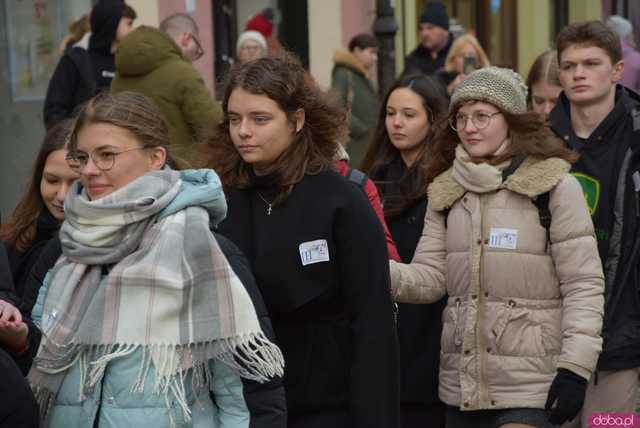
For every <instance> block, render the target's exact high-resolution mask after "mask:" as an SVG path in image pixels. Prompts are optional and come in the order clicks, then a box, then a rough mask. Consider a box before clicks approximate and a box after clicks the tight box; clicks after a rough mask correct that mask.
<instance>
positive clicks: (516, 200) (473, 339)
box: [391, 157, 604, 410]
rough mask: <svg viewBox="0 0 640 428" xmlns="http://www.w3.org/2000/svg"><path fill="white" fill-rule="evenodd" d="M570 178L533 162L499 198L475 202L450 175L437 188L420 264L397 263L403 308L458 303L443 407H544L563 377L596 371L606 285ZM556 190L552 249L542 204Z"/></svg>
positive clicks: (550, 163) (446, 353) (449, 316)
mask: <svg viewBox="0 0 640 428" xmlns="http://www.w3.org/2000/svg"><path fill="white" fill-rule="evenodd" d="M568 171H569V164H568V163H567V162H565V161H563V160H561V159H557V158H550V159H546V160H540V159H536V158H532V157H529V158H527V159H526V160H525V161H524V162H523V164H522V165H521V166H520V167H519V168H518V169H517V170H516V171H515V172H514V173H513V174H512V175H511V176H510V177H509V178H508V179H507V180H506V181H505V182H504V183H503V185H502V186H503V188H501V189H499V190H498V191H495V192H490V193H484V194H477V193H472V192H468V191H466V190H465V189H464V188H463V187H462V186H461V185H460V184H458V183H457V182H456V181H455V180H454V179H453V177H452V175H451V170H449V171H446V172H444V173H443V174H441V175H440V176H438V177H437V178H436V179H435V180H434V181H433V183H432V184H431V185H430V186H429V190H428V194H429V206H428V208H427V214H426V217H425V226H424V231H423V235H422V237H421V239H420V241H419V243H418V246H417V249H416V252H415V256H414V258H413V260H412V262H411V264H401V263H396V262H391V280H392V287H393V292H394V295H395V298H396V300H397V301H398V302H405V303H430V302H435V301H436V300H438V299H440V298H442V297H443V296H444V294H445V292H446V293H447V294H448V295H449V298H448V302H447V307H446V308H445V310H444V313H443V315H442V316H443V330H442V339H441V341H442V350H441V355H440V385H439V395H440V398H441V399H442V401H444V402H445V403H447V404H449V405H452V406H458V407H460V408H461V409H462V410H478V409H500V408H514V407H529V408H543V407H544V405H545V402H546V399H547V393H548V391H549V387H550V385H551V382H552V380H553V378H554V376H555V375H556V372H557V369H558V368H566V369H569V370H571V371H573V372H574V373H576V374H578V375H580V376H582V377H584V378H585V379H589V377H590V376H591V373H592V372H593V370H595V367H596V362H597V360H598V355H599V353H600V351H601V348H602V339H601V336H600V334H601V328H602V315H603V305H604V298H603V291H604V276H603V273H602V266H601V262H600V257H599V256H598V249H597V244H596V239H595V235H594V230H593V224H592V222H591V217H590V216H589V212H588V210H587V206H586V203H585V200H584V197H583V194H582V190H581V187H580V185H579V184H578V182H577V180H576V179H575V178H574V177H572V176H571V175H569V174H568ZM548 191H550V194H549V210H550V211H551V228H550V236H551V244H550V248H549V246H548V245H547V234H546V230H545V229H544V227H542V225H541V224H540V219H539V213H538V209H537V208H536V206H535V205H534V204H533V203H532V198H535V197H536V196H538V195H540V194H542V193H545V192H548ZM445 209H449V213H448V216H447V224H446V226H445V215H444V210H445Z"/></svg>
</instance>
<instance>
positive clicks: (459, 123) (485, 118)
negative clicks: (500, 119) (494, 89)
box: [449, 111, 501, 132]
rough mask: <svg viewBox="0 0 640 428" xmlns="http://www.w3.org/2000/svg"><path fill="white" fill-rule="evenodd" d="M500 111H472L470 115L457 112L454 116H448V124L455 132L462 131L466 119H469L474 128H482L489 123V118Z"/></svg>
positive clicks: (465, 125) (465, 124)
mask: <svg viewBox="0 0 640 428" xmlns="http://www.w3.org/2000/svg"><path fill="white" fill-rule="evenodd" d="M500 113H501V112H499V111H496V112H493V113H486V112H484V111H474V112H473V113H472V114H471V116H467V115H466V114H464V113H460V112H458V113H456V115H455V116H454V117H450V118H449V125H450V126H451V128H452V129H453V130H454V131H456V132H458V131H462V130H464V129H465V128H466V127H467V120H469V119H471V123H472V124H473V126H474V127H475V128H476V129H484V128H486V127H487V126H489V123H491V118H492V117H493V116H495V115H497V114H500Z"/></svg>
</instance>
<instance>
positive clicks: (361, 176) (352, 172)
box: [347, 168, 368, 188]
mask: <svg viewBox="0 0 640 428" xmlns="http://www.w3.org/2000/svg"><path fill="white" fill-rule="evenodd" d="M367 179H368V177H367V174H365V173H364V172H362V171H360V170H359V169H355V168H349V172H347V180H349V181H351V182H353V183H356V184H357V185H358V186H360V187H362V188H364V186H365V184H367Z"/></svg>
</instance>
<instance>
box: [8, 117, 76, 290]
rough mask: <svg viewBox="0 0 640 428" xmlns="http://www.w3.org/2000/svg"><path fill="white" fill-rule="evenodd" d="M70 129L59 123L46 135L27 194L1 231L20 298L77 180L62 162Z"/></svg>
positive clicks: (60, 218) (52, 234) (69, 124)
mask: <svg viewBox="0 0 640 428" xmlns="http://www.w3.org/2000/svg"><path fill="white" fill-rule="evenodd" d="M71 125H72V122H71V120H66V121H62V122H60V123H59V124H57V125H56V126H54V127H53V128H51V130H49V132H47V134H46V136H45V138H44V140H43V141H42V145H41V146H40V150H39V151H38V155H37V156H36V160H35V162H34V165H33V170H32V173H31V181H30V183H29V185H28V187H27V191H26V192H25V194H24V196H23V197H22V199H21V200H20V201H19V202H18V204H17V205H16V208H15V209H14V211H13V213H12V214H11V217H10V218H9V221H8V222H7V225H5V226H4V229H3V231H2V240H3V241H4V245H5V246H6V248H7V254H8V256H9V264H10V266H11V273H12V275H13V282H14V286H15V289H16V290H15V291H16V294H17V295H18V297H20V298H22V296H23V293H24V285H25V283H26V281H27V275H28V273H29V271H30V270H31V268H32V267H33V265H34V264H35V262H36V260H37V259H38V257H39V256H40V252H41V251H42V248H43V247H44V245H45V244H46V243H47V241H49V240H50V239H51V238H52V237H53V236H54V235H55V234H56V233H57V232H58V230H59V229H60V225H61V224H62V221H63V220H64V197H65V195H66V193H67V191H68V190H69V188H70V187H71V184H72V183H73V182H74V181H75V180H76V179H77V178H78V174H76V173H75V172H74V171H73V170H72V169H71V168H69V166H68V165H67V162H66V161H65V156H66V154H67V150H66V149H65V144H66V142H67V139H68V136H69V133H70V131H71Z"/></svg>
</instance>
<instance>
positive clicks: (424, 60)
mask: <svg viewBox="0 0 640 428" xmlns="http://www.w3.org/2000/svg"><path fill="white" fill-rule="evenodd" d="M452 43H453V36H452V35H449V42H448V43H447V45H446V46H445V47H444V49H442V50H441V51H440V52H438V55H437V56H436V58H435V59H434V58H433V57H432V56H431V51H430V50H429V49H427V48H426V47H424V46H423V45H422V44H420V45H418V47H417V48H415V49H414V50H413V51H411V53H410V54H409V55H407V57H406V58H405V60H404V71H403V72H402V74H403V75H407V74H411V73H424V74H434V73H436V72H437V71H439V70H441V69H442V68H443V67H444V61H445V60H446V59H447V55H448V54H449V49H451V44H452Z"/></svg>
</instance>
